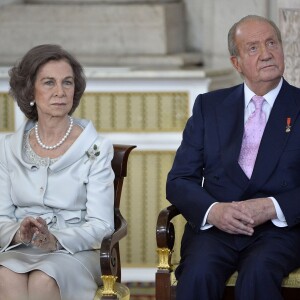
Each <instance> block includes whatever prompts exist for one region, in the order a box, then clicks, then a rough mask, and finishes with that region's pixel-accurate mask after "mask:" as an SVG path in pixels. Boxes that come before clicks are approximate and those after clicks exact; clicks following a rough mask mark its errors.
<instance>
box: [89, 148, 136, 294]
mask: <svg viewBox="0 0 300 300" xmlns="http://www.w3.org/2000/svg"><path fill="white" fill-rule="evenodd" d="M135 147H136V146H133V145H114V157H113V160H112V168H113V170H114V173H115V180H114V190H115V204H114V206H115V213H114V217H115V231H114V233H113V234H112V235H110V236H107V237H105V238H104V239H103V241H102V244H101V249H100V266H101V274H102V276H101V279H102V281H103V286H102V287H100V288H99V289H98V291H97V293H96V296H95V298H94V300H98V299H106V300H110V299H129V290H128V288H127V287H126V286H124V285H122V284H121V261H120V250H119V241H120V240H121V239H122V238H123V237H125V236H126V234H127V222H126V220H125V219H124V218H123V216H122V214H121V212H120V200H121V193H122V187H123V181H124V177H126V175H127V161H128V157H129V154H130V152H131V150H133V149H134V148H135Z"/></svg>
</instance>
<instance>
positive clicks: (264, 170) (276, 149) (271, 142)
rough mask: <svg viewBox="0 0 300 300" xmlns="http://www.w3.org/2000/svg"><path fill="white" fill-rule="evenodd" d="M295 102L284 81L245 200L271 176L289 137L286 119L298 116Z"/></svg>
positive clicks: (260, 148)
mask: <svg viewBox="0 0 300 300" xmlns="http://www.w3.org/2000/svg"><path fill="white" fill-rule="evenodd" d="M296 100H297V99H296V95H294V94H293V92H292V90H291V88H289V84H288V83H287V82H286V81H284V82H283V86H282V88H281V90H280V92H279V94H278V96H277V98H276V100H275V103H274V106H273V108H272V111H271V114H270V117H269V120H268V122H267V125H266V128H265V131H264V134H263V137H262V140H261V144H260V147H259V151H258V154H257V158H256V162H255V166H254V169H253V173H252V177H251V180H250V184H249V186H248V187H247V189H246V191H245V197H246V198H247V197H248V196H251V195H252V193H254V192H257V190H258V189H259V188H260V187H261V186H262V185H263V184H264V183H265V182H266V181H267V180H268V179H269V177H270V176H272V172H273V170H274V168H276V165H277V162H278V160H279V159H280V157H281V154H282V152H283V150H284V147H285V145H286V143H287V141H288V139H289V136H290V134H289V133H288V132H286V125H287V118H288V117H290V118H291V120H294V121H295V120H296V118H297V116H298V114H299V110H300V101H296ZM292 122H293V121H292Z"/></svg>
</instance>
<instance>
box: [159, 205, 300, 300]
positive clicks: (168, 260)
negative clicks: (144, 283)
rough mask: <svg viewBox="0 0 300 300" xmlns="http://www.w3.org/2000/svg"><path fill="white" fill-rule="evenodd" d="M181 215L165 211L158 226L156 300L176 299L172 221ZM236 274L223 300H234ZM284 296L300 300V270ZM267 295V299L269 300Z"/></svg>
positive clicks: (170, 209) (284, 289)
mask: <svg viewBox="0 0 300 300" xmlns="http://www.w3.org/2000/svg"><path fill="white" fill-rule="evenodd" d="M177 215H180V212H179V211H178V210H177V208H176V207H175V206H174V205H171V206H168V207H167V208H165V209H163V210H162V211H161V212H160V213H159V216H158V219H157V225H156V242H157V247H158V249H157V252H158V259H159V263H158V269H157V272H156V279H155V285H156V300H175V299H176V279H175V276H174V272H173V271H174V266H173V265H172V252H173V247H174V241H175V228H174V225H173V223H172V219H173V218H174V217H176V216H177ZM237 276H238V274H237V272H235V273H234V274H233V275H232V276H231V277H230V278H229V280H228V281H227V286H226V289H225V293H224V297H223V300H234V285H235V282H236V279H237ZM262 284H263V282H262ZM282 294H283V297H284V299H285V300H299V299H300V269H297V270H296V271H294V272H292V273H290V274H289V276H288V277H286V278H284V280H283V282H282ZM267 297H268V296H267V295H266V299H267Z"/></svg>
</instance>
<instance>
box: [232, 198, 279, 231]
mask: <svg viewBox="0 0 300 300" xmlns="http://www.w3.org/2000/svg"><path fill="white" fill-rule="evenodd" d="M233 204H234V206H235V207H236V208H237V209H239V210H240V211H241V212H242V213H244V214H247V215H249V216H250V217H251V218H252V219H253V221H254V223H253V224H251V226H252V227H255V226H258V225H260V224H263V223H265V222H267V221H269V220H271V219H275V218H276V217H277V215H276V210H275V207H274V204H273V201H272V200H271V199H270V198H256V199H249V200H245V201H240V202H234V203H233Z"/></svg>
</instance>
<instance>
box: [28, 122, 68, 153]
mask: <svg viewBox="0 0 300 300" xmlns="http://www.w3.org/2000/svg"><path fill="white" fill-rule="evenodd" d="M69 120H70V125H69V128H68V130H67V132H66V134H65V135H64V136H63V138H62V139H61V140H60V141H59V142H58V143H57V144H55V145H53V146H47V145H45V144H43V142H42V141H41V139H40V136H39V125H38V122H36V123H35V125H34V131H35V138H36V140H37V142H38V144H39V145H40V146H41V147H42V148H43V149H46V150H54V149H56V148H58V147H59V146H60V145H62V144H63V143H64V141H65V140H66V139H67V137H68V136H69V135H70V133H71V131H72V128H73V118H72V117H70V116H69Z"/></svg>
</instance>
